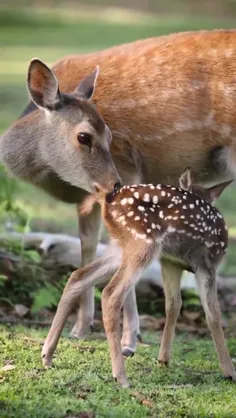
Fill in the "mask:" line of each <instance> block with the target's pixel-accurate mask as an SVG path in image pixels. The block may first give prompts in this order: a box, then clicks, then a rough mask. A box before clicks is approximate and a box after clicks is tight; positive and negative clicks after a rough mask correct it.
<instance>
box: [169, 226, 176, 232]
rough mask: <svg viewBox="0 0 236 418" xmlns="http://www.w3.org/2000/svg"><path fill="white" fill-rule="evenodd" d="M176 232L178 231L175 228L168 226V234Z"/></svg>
mask: <svg viewBox="0 0 236 418" xmlns="http://www.w3.org/2000/svg"><path fill="white" fill-rule="evenodd" d="M175 231H176V229H175V228H173V226H171V225H169V226H168V228H167V232H175Z"/></svg>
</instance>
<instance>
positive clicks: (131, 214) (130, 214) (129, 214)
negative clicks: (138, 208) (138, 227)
mask: <svg viewBox="0 0 236 418" xmlns="http://www.w3.org/2000/svg"><path fill="white" fill-rule="evenodd" d="M133 215H134V212H133V211H132V210H131V211H130V212H128V213H127V216H128V217H129V218H130V216H133Z"/></svg>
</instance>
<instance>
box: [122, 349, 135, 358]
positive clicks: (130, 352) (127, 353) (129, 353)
mask: <svg viewBox="0 0 236 418" xmlns="http://www.w3.org/2000/svg"><path fill="white" fill-rule="evenodd" d="M122 354H123V356H125V357H133V355H134V351H133V350H131V349H130V348H128V347H124V348H122Z"/></svg>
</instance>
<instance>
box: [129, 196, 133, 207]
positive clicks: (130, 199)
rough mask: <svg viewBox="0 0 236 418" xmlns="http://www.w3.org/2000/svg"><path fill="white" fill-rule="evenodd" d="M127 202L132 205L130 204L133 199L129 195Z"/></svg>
mask: <svg viewBox="0 0 236 418" xmlns="http://www.w3.org/2000/svg"><path fill="white" fill-rule="evenodd" d="M128 203H129V204H130V205H132V204H133V203H134V199H133V198H132V197H129V198H128Z"/></svg>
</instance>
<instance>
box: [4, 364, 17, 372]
mask: <svg viewBox="0 0 236 418" xmlns="http://www.w3.org/2000/svg"><path fill="white" fill-rule="evenodd" d="M15 367H16V366H15V365H14V364H6V366H3V367H2V368H1V369H0V371H2V372H8V371H9V370H13V369H15Z"/></svg>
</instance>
